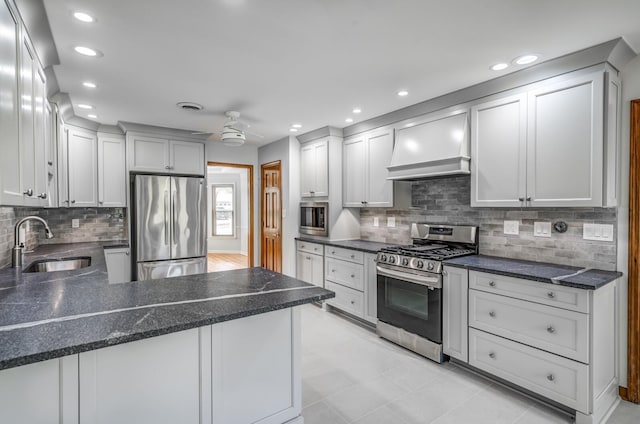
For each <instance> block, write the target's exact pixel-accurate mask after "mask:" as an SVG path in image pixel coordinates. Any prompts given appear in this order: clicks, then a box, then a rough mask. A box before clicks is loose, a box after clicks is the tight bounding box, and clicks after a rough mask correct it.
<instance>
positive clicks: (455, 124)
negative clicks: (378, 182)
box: [387, 109, 470, 180]
mask: <svg viewBox="0 0 640 424" xmlns="http://www.w3.org/2000/svg"><path fill="white" fill-rule="evenodd" d="M431 116H432V117H431V118H427V120H421V121H418V122H415V123H413V122H407V123H406V124H404V125H403V126H402V127H400V128H398V129H396V139H395V146H394V148H393V155H392V156H391V164H390V165H389V166H387V169H388V171H389V176H388V177H387V179H388V180H416V179H423V178H429V177H438V176H443V175H456V174H469V173H470V171H469V159H470V156H469V151H470V149H469V147H470V146H469V122H468V120H469V111H468V109H465V110H462V111H456V112H454V113H448V114H446V115H431Z"/></svg>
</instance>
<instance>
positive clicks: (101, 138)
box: [98, 133, 127, 208]
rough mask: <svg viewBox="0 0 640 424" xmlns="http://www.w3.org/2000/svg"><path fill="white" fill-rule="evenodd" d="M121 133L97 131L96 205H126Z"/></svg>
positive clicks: (122, 138)
mask: <svg viewBox="0 0 640 424" xmlns="http://www.w3.org/2000/svg"><path fill="white" fill-rule="evenodd" d="M125 151H126V149H125V140H124V136H122V135H113V134H106V133H105V134H103V133H98V206H104V207H109V208H113V207H125V206H127V168H126V161H125Z"/></svg>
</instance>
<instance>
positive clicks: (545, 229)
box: [533, 222, 551, 237]
mask: <svg viewBox="0 0 640 424" xmlns="http://www.w3.org/2000/svg"><path fill="white" fill-rule="evenodd" d="M533 236H534V237H551V223H550V222H534V223H533Z"/></svg>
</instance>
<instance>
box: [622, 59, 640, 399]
mask: <svg viewBox="0 0 640 424" xmlns="http://www.w3.org/2000/svg"><path fill="white" fill-rule="evenodd" d="M639 98H640V56H637V57H636V58H635V59H634V60H632V61H631V62H629V63H628V64H627V65H626V66H625V67H624V68H623V69H622V131H621V137H622V140H621V147H620V163H619V167H618V170H619V175H620V186H619V187H620V192H619V194H618V196H619V197H618V198H619V199H620V200H619V202H618V261H617V262H618V271H620V272H622V273H624V275H623V276H622V278H621V279H620V288H619V293H620V296H619V300H620V303H619V311H620V315H619V319H620V333H619V338H620V343H619V355H618V362H619V364H620V368H619V370H620V385H621V386H623V387H627V328H628V326H627V321H628V314H627V309H628V305H627V287H628V286H627V283H628V282H627V273H628V272H629V268H628V264H629V257H628V254H629V248H628V243H629V136H630V126H631V123H630V118H629V114H630V101H631V100H633V99H639Z"/></svg>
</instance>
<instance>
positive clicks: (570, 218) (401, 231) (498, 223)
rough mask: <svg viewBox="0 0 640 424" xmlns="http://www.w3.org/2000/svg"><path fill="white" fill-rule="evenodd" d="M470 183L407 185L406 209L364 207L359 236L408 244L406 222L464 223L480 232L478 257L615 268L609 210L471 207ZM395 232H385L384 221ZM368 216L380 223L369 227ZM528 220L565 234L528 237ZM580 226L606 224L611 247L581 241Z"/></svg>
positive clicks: (461, 179)
mask: <svg viewBox="0 0 640 424" xmlns="http://www.w3.org/2000/svg"><path fill="white" fill-rule="evenodd" d="M470 185H471V178H470V177H469V176H454V177H446V178H438V179H431V180H423V181H416V182H414V183H413V184H412V190H411V194H412V195H411V197H412V205H413V206H412V207H411V208H408V209H393V208H366V209H362V210H361V211H360V225H361V227H360V237H361V238H362V239H364V240H371V241H380V242H387V243H399V244H410V243H411V237H410V234H409V232H410V225H411V223H412V222H431V223H450V224H469V225H478V226H479V227H480V236H479V242H480V246H479V250H480V253H481V254H484V255H493V256H502V257H507V258H515V259H527V260H534V261H541V262H551V263H559V264H566V265H574V266H580V267H591V268H599V269H605V270H615V269H616V239H615V235H616V229H615V227H616V209H615V208H515V209H513V208H472V207H471V206H470V198H471V195H470V192H471V188H470ZM391 216H393V217H395V221H396V223H395V225H396V226H395V227H393V228H388V227H386V226H385V225H386V222H387V219H386V218H387V217H391ZM374 217H377V218H378V220H379V223H380V226H379V227H375V226H374V225H373V223H374ZM505 220H514V221H519V222H520V234H519V235H517V236H511V235H505V234H504V233H503V228H504V227H503V225H504V221H505ZM534 221H544V222H551V223H553V222H556V221H565V222H566V223H567V225H568V230H567V232H565V233H557V232H555V231H553V232H552V234H551V238H544V237H534V236H533V223H534ZM585 223H598V224H612V225H613V226H614V231H613V234H614V240H613V241H612V242H603V241H589V240H583V239H582V226H583V224H585Z"/></svg>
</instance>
